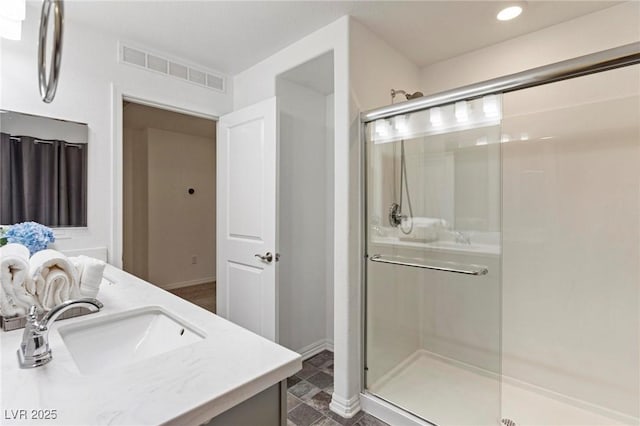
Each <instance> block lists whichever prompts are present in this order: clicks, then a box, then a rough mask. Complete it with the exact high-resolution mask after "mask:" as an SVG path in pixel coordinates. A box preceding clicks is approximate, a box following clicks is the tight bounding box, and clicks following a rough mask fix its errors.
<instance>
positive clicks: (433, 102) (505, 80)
mask: <svg viewBox="0 0 640 426" xmlns="http://www.w3.org/2000/svg"><path fill="white" fill-rule="evenodd" d="M639 63H640V42H635V43H630V44H625V45H623V46H619V47H615V48H613V49H607V50H603V51H601V52H596V53H592V54H589V55H584V56H578V57H577V58H573V59H567V60H565V61H561V62H556V63H553V64H549V65H544V66H541V67H537V68H532V69H530V70H527V71H522V72H518V73H515V74H510V75H506V76H504V77H498V78H494V79H491V80H486V81H483V82H481V83H475V84H471V85H468V86H463V87H460V88H457V89H453V90H447V91H444V92H439V93H436V94H433V95H428V96H423V97H422V98H418V99H413V100H410V101H406V102H401V103H397V104H393V105H388V106H385V107H381V108H376V109H372V110H369V111H365V112H363V113H362V114H360V120H361V121H362V122H363V123H368V122H371V121H374V120H378V119H381V118H389V117H393V116H395V115H399V114H406V113H409V112H415V111H420V110H424V109H427V108H432V107H437V106H442V105H445V104H450V103H453V102H457V101H464V100H471V99H475V98H479V97H482V96H486V95H495V94H500V93H508V92H513V91H515V90H520V89H527V88H530V87H535V86H540V85H543V84H547V83H554V82H557V81H562V80H567V79H570V78H574V77H582V76H585V75H589V74H594V73H597V72H601V71H608V70H612V69H616V68H621V67H626V66H629V65H635V64H639Z"/></svg>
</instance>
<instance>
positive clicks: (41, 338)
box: [18, 298, 104, 368]
mask: <svg viewBox="0 0 640 426" xmlns="http://www.w3.org/2000/svg"><path fill="white" fill-rule="evenodd" d="M103 306H104V305H103V304H102V303H101V302H100V301H99V300H98V299H91V298H86V299H75V300H67V301H66V302H63V303H61V304H59V305H58V306H56V307H54V308H53V309H51V310H50V311H49V312H48V313H47V314H46V315H45V316H44V318H42V319H41V320H38V308H37V307H36V306H35V305H31V308H29V313H28V314H27V324H26V325H25V327H24V333H23V334H22V343H21V344H20V348H19V349H18V361H19V363H20V368H34V367H40V366H42V365H45V364H46V363H48V362H49V361H51V359H52V358H53V355H51V348H50V347H49V328H50V327H51V325H52V324H53V322H54V321H55V320H56V318H58V317H59V316H60V315H62V314H63V313H64V312H65V311H67V310H68V309H71V308H75V307H85V308H88V309H89V310H90V311H91V312H97V311H99V310H100V309H101V308H102V307H103Z"/></svg>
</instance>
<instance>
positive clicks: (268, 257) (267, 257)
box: [254, 251, 273, 263]
mask: <svg viewBox="0 0 640 426" xmlns="http://www.w3.org/2000/svg"><path fill="white" fill-rule="evenodd" d="M254 256H255V257H258V258H260V260H262V261H263V262H266V263H271V262H273V255H272V254H271V252H269V251H268V252H267V253H266V254H265V255H261V254H256V255H254Z"/></svg>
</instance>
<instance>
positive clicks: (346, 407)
mask: <svg viewBox="0 0 640 426" xmlns="http://www.w3.org/2000/svg"><path fill="white" fill-rule="evenodd" d="M329 409H330V410H331V411H333V412H334V413H336V414H339V415H340V416H341V417H344V418H345V419H350V418H352V417H353V416H355V415H356V414H357V413H358V412H359V411H360V409H361V407H360V395H356V396H354V397H353V398H351V399H344V398H341V397H339V396H338V395H336V393H335V392H334V393H333V395H331V403H330V404H329Z"/></svg>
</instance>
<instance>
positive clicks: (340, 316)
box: [233, 17, 361, 416]
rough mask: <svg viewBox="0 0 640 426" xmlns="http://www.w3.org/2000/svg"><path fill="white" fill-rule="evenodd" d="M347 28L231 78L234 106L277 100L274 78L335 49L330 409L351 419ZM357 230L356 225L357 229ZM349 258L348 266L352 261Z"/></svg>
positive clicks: (354, 384) (353, 294) (355, 403)
mask: <svg viewBox="0 0 640 426" xmlns="http://www.w3.org/2000/svg"><path fill="white" fill-rule="evenodd" d="M349 24H350V19H349V18H348V17H343V18H340V19H338V20H337V21H335V22H333V23H332V24H329V25H327V26H326V27H324V28H321V29H320V30H318V31H316V32H314V33H312V34H310V35H308V36H307V37H304V38H303V39H301V40H299V41H297V42H296V43H294V44H292V45H290V46H288V47H286V48H285V49H283V50H281V51H280V52H278V53H276V54H275V55H272V56H271V57H269V58H267V59H265V60H264V61H262V62H260V63H258V64H256V65H254V66H253V67H251V68H249V69H248V70H245V71H243V72H242V73H240V74H238V75H236V76H235V77H234V81H233V85H234V88H235V89H234V108H236V109H237V108H242V107H243V106H247V105H251V104H252V103H255V102H258V101H260V100H263V99H266V98H269V97H271V96H275V94H276V76H277V75H279V74H281V73H283V72H285V71H288V70H290V69H292V68H294V67H296V66H298V65H301V64H303V63H305V62H307V61H309V60H310V59H313V58H316V57H318V56H320V55H322V54H324V53H327V52H329V51H333V55H334V79H335V91H334V108H335V110H334V114H335V119H334V123H335V129H334V131H335V139H334V143H335V145H334V173H333V175H334V212H335V214H334V259H335V262H334V265H333V266H334V271H333V274H334V279H333V282H334V309H335V311H334V314H335V315H334V319H335V325H334V368H335V380H334V393H333V398H332V403H331V408H332V410H334V411H336V412H339V413H341V414H342V415H346V416H351V415H353V414H355V412H357V411H358V410H359V407H360V405H359V401H360V400H359V392H360V369H361V365H360V352H359V347H360V337H361V334H360V331H361V328H360V327H361V324H360V318H359V312H360V311H359V309H360V298H359V296H360V294H359V288H360V282H358V281H357V280H355V281H354V280H352V277H351V276H350V268H353V267H356V268H359V267H360V262H359V260H357V261H355V262H354V256H355V257H357V254H355V253H354V252H353V250H351V252H350V251H349V244H350V240H349V238H350V237H351V236H350V228H351V227H353V224H352V223H350V216H349V215H348V214H345V212H347V211H349V209H350V208H351V207H350V199H351V198H357V197H358V194H359V189H356V191H355V192H353V190H352V188H350V186H349V182H350V179H351V177H350V169H349V158H350V155H352V152H351V149H350V140H351V139H350V130H351V129H350V127H349V125H350V121H349V117H350V111H349V109H348V108H349V102H350V100H349ZM356 226H357V225H356ZM350 260H351V263H350Z"/></svg>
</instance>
